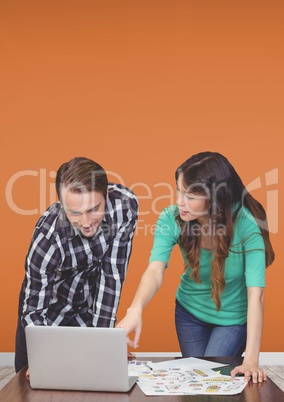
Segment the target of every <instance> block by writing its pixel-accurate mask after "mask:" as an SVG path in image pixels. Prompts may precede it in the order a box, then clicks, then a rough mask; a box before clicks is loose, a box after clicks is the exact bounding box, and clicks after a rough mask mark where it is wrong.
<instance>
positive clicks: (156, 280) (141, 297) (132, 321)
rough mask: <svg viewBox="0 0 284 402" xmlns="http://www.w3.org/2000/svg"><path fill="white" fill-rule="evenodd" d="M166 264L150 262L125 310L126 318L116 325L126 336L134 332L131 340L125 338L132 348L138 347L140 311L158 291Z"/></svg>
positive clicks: (140, 325) (140, 321)
mask: <svg viewBox="0 0 284 402" xmlns="http://www.w3.org/2000/svg"><path fill="white" fill-rule="evenodd" d="M165 268H166V264H165V263H164V262H161V261H152V262H151V263H150V264H149V265H148V268H147V269H146V271H145V272H144V274H143V275H142V278H141V281H140V283H139V286H138V288H137V291H136V294H135V296H134V299H133V301H132V303H131V305H130V307H129V308H128V309H127V314H126V316H125V317H124V318H123V319H122V320H121V321H120V322H119V323H118V324H117V325H116V327H118V328H124V329H125V331H126V333H127V335H129V334H130V333H131V332H134V338H133V340H130V338H129V337H128V338H127V343H128V344H129V345H130V346H132V347H133V348H137V347H138V346H139V345H138V343H139V339H140V335H141V331H142V311H143V309H144V307H145V306H146V305H147V303H148V302H149V301H150V300H151V299H152V298H153V297H154V295H155V294H156V293H157V291H158V290H159V289H160V287H161V285H162V283H163V279H164V271H165Z"/></svg>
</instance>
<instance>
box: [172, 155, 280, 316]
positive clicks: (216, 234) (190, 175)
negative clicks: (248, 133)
mask: <svg viewBox="0 0 284 402" xmlns="http://www.w3.org/2000/svg"><path fill="white" fill-rule="evenodd" d="M180 174H182V175H183V176H182V178H183V185H184V187H185V188H186V189H187V190H188V191H190V192H191V193H195V194H199V195H200V194H202V195H206V196H207V197H208V210H209V215H210V224H211V226H212V228H213V230H212V231H211V232H212V233H213V237H212V240H213V245H214V246H213V250H212V251H213V255H214V257H213V260H212V265H211V278H212V299H213V301H214V303H215V304H216V308H217V310H218V311H219V310H220V308H221V301H220V295H221V293H222V291H223V290H224V287H225V279H224V268H225V260H226V258H227V257H228V254H229V251H230V246H231V243H232V239H233V233H234V222H235V220H236V217H237V215H238V212H239V210H240V208H242V207H243V206H244V207H246V208H247V209H248V210H249V211H250V212H251V214H252V215H253V216H254V218H255V219H256V222H257V223H258V222H260V223H261V224H260V223H258V226H259V228H260V231H261V234H262V236H263V240H264V244H265V257H266V266H269V265H271V264H272V262H273V260H274V251H273V248H272V245H271V242H270V239H269V231H268V226H267V217H266V213H265V210H264V208H263V207H262V205H261V204H260V203H259V202H258V201H257V200H255V199H254V198H253V197H252V196H251V195H250V194H249V193H248V192H247V190H246V188H245V186H244V184H243V183H242V181H241V179H240V177H239V175H238V174H237V173H236V171H235V169H234V168H233V166H232V165H231V164H230V162H229V161H228V160H227V158H225V157H224V156H223V155H221V154H219V153H217V152H201V153H199V154H196V155H193V156H192V157H191V158H189V159H187V160H186V161H185V162H184V163H183V164H182V165H181V166H180V167H179V168H178V169H177V170H176V174H175V177H176V181H177V180H178V178H179V176H180ZM176 221H177V223H178V225H179V226H180V229H181V232H180V237H179V243H180V245H181V247H182V248H183V249H184V250H185V252H186V257H187V260H188V265H187V266H186V267H185V268H186V269H187V268H188V267H190V268H191V274H190V276H191V277H192V278H193V279H194V280H195V282H196V283H200V282H201V281H200V278H199V259H200V249H201V231H202V230H201V226H200V223H199V222H198V221H197V220H194V221H190V222H185V221H183V220H182V219H181V218H180V216H179V215H178V216H177V217H176ZM193 226H194V230H192V229H193ZM198 226H200V230H199V231H198V230H196V228H198ZM212 228H211V229H212ZM224 228H225V230H224Z"/></svg>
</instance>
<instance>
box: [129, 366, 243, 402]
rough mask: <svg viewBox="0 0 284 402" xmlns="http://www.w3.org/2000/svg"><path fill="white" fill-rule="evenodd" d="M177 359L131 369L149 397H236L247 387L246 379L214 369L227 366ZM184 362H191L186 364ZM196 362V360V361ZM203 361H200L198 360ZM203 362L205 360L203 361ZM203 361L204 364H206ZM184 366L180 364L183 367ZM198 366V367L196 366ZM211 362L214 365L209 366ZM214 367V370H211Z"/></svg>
mask: <svg viewBox="0 0 284 402" xmlns="http://www.w3.org/2000/svg"><path fill="white" fill-rule="evenodd" d="M189 359H191V360H190V361H188V359H177V360H175V364H173V363H172V362H171V361H168V362H167V361H165V362H160V363H152V362H149V361H148V362H143V363H142V364H141V362H139V363H138V365H137V367H136V368H135V361H133V362H132V368H131V370H132V371H133V372H135V374H136V375H137V374H138V376H139V378H138V382H137V384H138V386H139V387H140V389H141V390H142V392H143V393H144V394H145V395H148V396H150V395H173V394H175V395H194V394H195V395H197V394H204V395H234V394H239V393H240V392H242V390H243V389H244V388H245V386H246V384H247V383H246V382H245V381H244V377H236V378H231V377H230V376H225V375H221V374H218V373H216V371H213V370H212V369H211V368H213V367H214V368H216V366H219V367H220V366H223V365H220V364H219V363H215V364H213V362H208V361H204V360H201V359H194V358H189ZM183 360H187V362H186V364H185V362H184V361H183ZM195 360H196V361H195ZM198 360H199V361H198ZM200 360H201V361H200ZM201 362H204V364H203V365H202V364H201ZM179 363H180V364H179ZM194 363H195V364H194ZM207 363H210V364H207ZM209 366H211V368H210V367H209Z"/></svg>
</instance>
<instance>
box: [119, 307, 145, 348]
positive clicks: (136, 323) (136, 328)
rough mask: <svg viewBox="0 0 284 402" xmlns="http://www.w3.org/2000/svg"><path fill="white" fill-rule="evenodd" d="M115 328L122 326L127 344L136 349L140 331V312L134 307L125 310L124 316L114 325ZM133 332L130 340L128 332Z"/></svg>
mask: <svg viewBox="0 0 284 402" xmlns="http://www.w3.org/2000/svg"><path fill="white" fill-rule="evenodd" d="M116 328H123V329H125V331H126V334H127V344H128V345H129V346H131V347H132V348H134V349H136V348H138V347H139V339H140V335H141V331H142V312H141V311H140V310H138V309H136V308H134V307H130V308H129V309H128V310H127V314H126V316H125V317H124V318H123V319H122V320H121V321H120V322H119V323H118V324H117V325H116ZM131 332H134V338H133V340H131V339H130V338H129V334H130V333H131Z"/></svg>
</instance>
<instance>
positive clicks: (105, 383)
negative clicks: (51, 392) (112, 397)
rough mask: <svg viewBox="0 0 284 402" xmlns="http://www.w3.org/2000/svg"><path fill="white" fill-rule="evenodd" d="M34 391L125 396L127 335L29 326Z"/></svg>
mask: <svg viewBox="0 0 284 402" xmlns="http://www.w3.org/2000/svg"><path fill="white" fill-rule="evenodd" d="M25 331H26V339H27V351H28V362H29V370H30V384H31V387H33V388H41V389H65V390H84V391H112V392H127V391H128V390H129V389H130V388H131V386H132V385H133V384H134V383H135V380H136V378H135V379H134V380H132V383H131V384H129V377H128V358H127V343H126V333H125V331H124V329H122V328H89V327H60V326H28V327H26V329H25Z"/></svg>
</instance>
